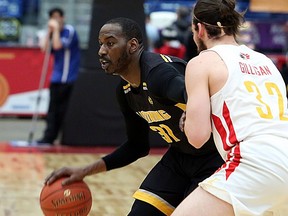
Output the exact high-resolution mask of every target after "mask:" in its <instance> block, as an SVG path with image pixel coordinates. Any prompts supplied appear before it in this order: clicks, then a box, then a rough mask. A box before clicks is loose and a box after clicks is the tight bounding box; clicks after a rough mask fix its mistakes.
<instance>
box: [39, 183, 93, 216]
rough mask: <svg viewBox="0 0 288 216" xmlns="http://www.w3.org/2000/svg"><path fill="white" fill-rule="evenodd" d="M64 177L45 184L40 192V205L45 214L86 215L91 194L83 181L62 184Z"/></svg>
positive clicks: (51, 215) (90, 204)
mask: <svg viewBox="0 0 288 216" xmlns="http://www.w3.org/2000/svg"><path fill="white" fill-rule="evenodd" d="M63 179H64V178H60V179H58V180H56V181H55V182H54V183H53V184H51V185H45V186H44V187H43V188H42V191H41V194H40V206H41V209H42V211H43V213H44V215H45V216H55V215H59V216H60V215H71V216H74V215H75V216H76V215H77V216H87V215H88V213H89V212H90V210H91V206H92V196H91V191H90V189H89V187H88V185H87V184H86V183H85V182H84V181H79V182H75V183H72V184H70V185H65V186H62V184H61V182H62V181H63Z"/></svg>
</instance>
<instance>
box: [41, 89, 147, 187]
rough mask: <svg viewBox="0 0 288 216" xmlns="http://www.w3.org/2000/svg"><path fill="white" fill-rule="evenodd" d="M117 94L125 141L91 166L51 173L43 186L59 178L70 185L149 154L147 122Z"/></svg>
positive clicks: (62, 169)
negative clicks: (124, 124)
mask: <svg viewBox="0 0 288 216" xmlns="http://www.w3.org/2000/svg"><path fill="white" fill-rule="evenodd" d="M117 92H118V94H117V98H118V102H119V105H120V107H121V110H122V113H123V115H124V119H125V123H126V131H127V138H128V139H127V141H126V142H125V143H123V144H122V145H121V146H120V147H118V148H117V149H116V150H115V151H113V152H112V153H110V154H108V155H106V156H105V157H103V158H100V159H98V160H96V161H95V162H93V163H91V164H88V165H85V166H82V167H62V168H60V169H58V170H55V171H53V172H52V173H51V174H50V175H48V176H47V177H46V179H45V184H48V185H50V184H52V183H53V182H54V181H55V180H57V179H59V178H61V177H67V178H65V180H63V182H62V184H63V185H67V184H71V183H73V182H76V181H80V180H83V179H84V178H85V177H86V176H91V175H94V174H98V173H101V172H105V171H108V170H112V169H116V168H120V167H123V166H126V165H128V164H130V163H132V162H134V161H136V160H137V159H138V158H141V157H144V156H146V155H147V154H148V153H149V149H150V146H149V136H148V135H149V134H148V133H149V132H148V131H149V127H148V124H147V122H146V121H145V120H144V119H142V118H140V117H139V116H138V115H137V114H136V113H135V112H133V111H132V110H131V109H130V108H129V106H128V105H127V103H126V102H125V98H124V97H123V96H124V95H123V94H122V91H117Z"/></svg>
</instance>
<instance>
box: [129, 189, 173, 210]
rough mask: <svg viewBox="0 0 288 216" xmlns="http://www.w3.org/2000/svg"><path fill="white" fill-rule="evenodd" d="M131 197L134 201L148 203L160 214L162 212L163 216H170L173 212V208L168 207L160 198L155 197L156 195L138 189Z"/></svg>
mask: <svg viewBox="0 0 288 216" xmlns="http://www.w3.org/2000/svg"><path fill="white" fill-rule="evenodd" d="M133 197H134V198H135V199H138V200H141V201H143V202H146V203H149V204H150V205H152V206H154V207H155V208H157V209H158V210H160V211H161V212H163V213H164V214H165V215H171V214H172V212H173V211H174V210H175V207H173V206H172V205H170V204H169V203H168V202H166V201H165V200H163V199H162V198H161V197H159V196H157V195H156V194H153V193H151V192H149V191H146V190H143V189H138V190H137V191H136V192H135V193H134V195H133Z"/></svg>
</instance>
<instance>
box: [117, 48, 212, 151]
mask: <svg viewBox="0 0 288 216" xmlns="http://www.w3.org/2000/svg"><path fill="white" fill-rule="evenodd" d="M170 63H177V64H179V66H180V67H181V68H182V69H181V70H175V73H178V74H182V75H183V79H184V72H185V67H186V62H185V61H183V60H181V59H179V58H176V57H172V56H167V55H162V54H156V53H151V52H145V51H144V52H143V53H142V55H141V59H140V67H141V84H140V86H139V88H137V90H135V89H133V88H132V87H131V85H130V84H129V83H127V82H126V81H124V80H122V82H121V85H122V90H123V91H124V95H125V98H126V101H127V103H128V105H129V107H131V109H132V110H133V111H134V112H136V114H137V115H138V116H140V117H141V118H143V119H145V120H146V121H147V122H148V124H149V127H150V129H151V130H152V131H153V132H156V133H158V134H159V135H160V136H161V137H162V138H163V140H165V141H166V143H167V144H168V145H171V146H173V147H174V148H175V149H178V150H179V151H180V152H184V153H188V154H194V155H198V154H203V153H207V152H210V151H217V149H216V147H215V144H214V142H213V141H212V138H211V139H210V140H209V141H208V142H207V143H206V144H205V145H204V146H203V147H202V148H201V149H196V148H194V147H193V146H192V145H191V144H189V142H188V140H187V138H186V136H185V134H184V133H183V132H182V131H181V130H180V129H179V120H180V117H181V115H182V113H183V111H184V110H185V108H186V104H184V102H183V103H176V102H173V101H172V100H169V99H167V98H164V97H162V98H160V97H157V96H155V95H154V94H153V92H151V91H150V90H149V88H150V83H151V79H150V78H149V74H150V73H152V72H153V73H157V69H155V68H156V67H157V66H159V65H160V64H170ZM173 67H174V66H173ZM153 69H155V70H153ZM163 82H164V81H163V80H159V81H157V82H156V83H157V84H159V85H162V84H163ZM153 83H155V81H154V82H153ZM161 83H162V84H161ZM154 88H155V87H154Z"/></svg>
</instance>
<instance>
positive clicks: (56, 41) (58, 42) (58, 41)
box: [52, 30, 62, 50]
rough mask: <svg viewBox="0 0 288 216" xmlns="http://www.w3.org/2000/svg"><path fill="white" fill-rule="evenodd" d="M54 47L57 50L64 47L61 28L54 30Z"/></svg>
mask: <svg viewBox="0 0 288 216" xmlns="http://www.w3.org/2000/svg"><path fill="white" fill-rule="evenodd" d="M52 47H53V49H55V50H58V49H61V48H62V42H61V37H60V32H59V30H54V31H53V33H52Z"/></svg>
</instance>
